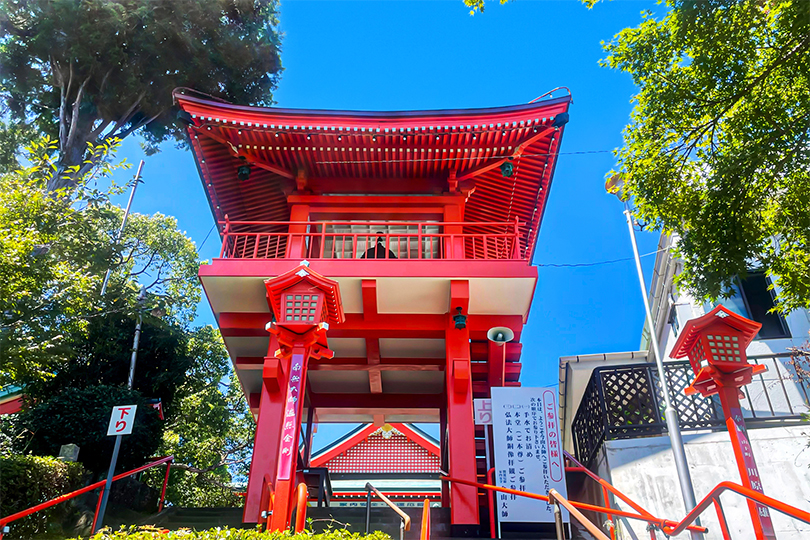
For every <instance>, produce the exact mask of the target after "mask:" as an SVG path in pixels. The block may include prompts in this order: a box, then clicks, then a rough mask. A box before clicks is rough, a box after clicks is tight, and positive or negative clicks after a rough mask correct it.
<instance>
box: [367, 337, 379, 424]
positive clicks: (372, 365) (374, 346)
mask: <svg viewBox="0 0 810 540" xmlns="http://www.w3.org/2000/svg"><path fill="white" fill-rule="evenodd" d="M366 356H367V357H368V366H369V371H368V384H369V388H370V389H371V393H372V394H382V391H383V387H382V373H381V372H380V369H379V365H380V340H379V339H376V338H367V339H366ZM375 421H376V420H375Z"/></svg>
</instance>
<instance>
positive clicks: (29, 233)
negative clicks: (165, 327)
mask: <svg viewBox="0 0 810 540" xmlns="http://www.w3.org/2000/svg"><path fill="white" fill-rule="evenodd" d="M111 150H114V148H111V147H107V146H102V147H96V148H94V150H93V152H94V153H95V154H97V156H98V157H97V158H96V159H95V161H96V162H97V163H98V165H97V166H96V167H95V168H94V169H92V170H91V171H90V172H89V173H87V174H86V175H84V176H83V177H82V178H81V179H80V181H79V183H78V184H77V186H76V187H75V188H72V189H60V190H57V191H55V192H48V190H47V185H48V183H49V181H50V180H52V179H53V176H54V175H55V174H56V165H55V163H54V158H55V154H56V144H55V143H54V142H53V141H48V140H46V141H44V142H41V143H40V142H38V143H35V144H34V145H33V146H32V147H31V153H30V156H29V159H30V161H31V162H32V167H30V168H27V169H24V170H20V171H17V172H14V173H7V174H4V175H0V384H3V385H5V384H18V385H25V384H28V383H31V382H32V381H36V380H40V379H47V378H50V377H51V376H52V375H53V373H54V371H55V369H56V367H57V365H58V362H59V360H60V359H64V358H67V357H69V356H70V355H71V354H72V352H71V351H72V347H71V343H69V341H70V340H73V343H74V344H75V343H78V342H79V341H80V337H79V336H86V331H87V328H88V325H89V323H90V321H91V320H93V319H95V318H103V317H107V316H109V315H110V314H115V313H118V314H133V313H134V312H135V310H136V309H137V306H136V296H137V294H138V290H139V289H140V288H141V286H143V287H145V288H146V290H147V292H148V293H150V294H149V305H147V308H148V310H151V311H152V312H154V313H155V314H156V315H163V319H165V321H166V322H167V324H179V325H183V326H187V325H188V324H189V323H190V321H191V320H192V319H193V317H194V313H195V307H196V305H197V303H198V302H199V300H200V295H201V293H200V287H199V284H198V282H197V279H196V273H197V268H198V264H199V261H198V258H197V252H196V248H195V246H194V244H193V242H192V241H191V240H190V239H189V238H187V237H186V236H185V235H183V234H182V233H181V232H180V231H178V230H177V222H176V220H175V219H174V218H171V217H167V216H162V215H160V214H155V215H153V216H144V215H139V214H133V215H132V216H130V220H129V221H128V224H127V227H126V230H125V231H124V235H123V237H122V239H121V241H120V242H118V243H115V242H113V239H114V237H115V233H116V232H117V229H118V228H119V226H120V223H121V214H122V210H121V209H120V208H119V207H117V206H115V205H112V204H111V203H110V201H109V195H110V193H114V192H116V191H117V188H116V187H115V186H113V187H112V188H111V190H100V189H98V188H95V187H91V186H94V185H97V184H100V183H102V181H103V179H104V177H105V176H106V175H107V174H109V172H110V171H111V170H112V169H113V168H114V167H112V166H111V165H109V160H110V152H111ZM107 268H112V269H113V273H112V277H111V279H110V287H109V288H108V292H107V295H106V297H105V298H103V299H101V298H99V296H98V291H99V289H100V287H101V281H102V278H103V276H104V273H105V271H106V270H107ZM127 333H128V334H130V335H131V332H127ZM68 337H69V338H70V340H69V339H68ZM124 380H126V379H124Z"/></svg>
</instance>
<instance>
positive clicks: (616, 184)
mask: <svg viewBox="0 0 810 540" xmlns="http://www.w3.org/2000/svg"><path fill="white" fill-rule="evenodd" d="M623 184H624V180H623V179H622V178H621V176H620V175H616V176H614V177H613V178H611V179H609V180H608V181H607V182H606V183H605V189H606V190H607V192H608V193H612V194H614V195H616V196H617V197H618V198H619V200H621V201H622V203H624V217H625V220H626V221H627V231H628V232H629V233H630V243H631V244H632V246H633V258H634V259H635V261H636V273H637V274H638V284H639V286H640V287H641V298H642V300H643V301H644V314H645V316H646V321H647V327H648V329H649V331H650V346H651V348H652V353H653V356H654V357H655V358H654V359H655V366H656V368H657V371H658V380H659V382H660V383H661V392H662V393H663V394H664V419H665V420H666V424H667V433H668V434H669V442H670V446H671V447H672V456H673V458H674V459H675V470H676V471H677V473H678V482H679V484H680V487H681V497H682V498H683V504H684V507H685V508H686V512H687V513H688V512H690V511H691V510H692V509H693V508H694V507H695V506H696V505H697V502H696V501H695V490H694V488H693V487H692V475H691V474H690V473H689V464H688V463H687V461H686V448H685V447H684V445H683V437H681V426H680V422H679V420H678V412H677V411H676V410H675V408H674V407H673V406H672V400H671V399H670V395H669V383H667V376H666V372H665V371H664V361H663V357H662V356H661V351H660V350H659V349H658V332H656V330H655V322H654V320H653V316H652V310H651V309H650V301H649V299H648V298H647V286H646V284H645V281H644V271H643V270H642V268H641V256H640V255H639V253H638V244H637V243H636V231H635V229H634V228H633V215H632V213H631V212H630V206H629V205H628V204H627V197H626V196H623V195H624V194H623V193H622V187H623ZM689 533H690V535H691V537H692V540H702V539H703V534H702V533H699V532H696V531H689Z"/></svg>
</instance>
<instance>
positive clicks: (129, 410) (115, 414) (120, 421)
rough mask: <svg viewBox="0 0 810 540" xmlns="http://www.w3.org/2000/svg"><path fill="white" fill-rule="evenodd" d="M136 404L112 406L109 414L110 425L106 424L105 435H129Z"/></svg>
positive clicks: (136, 407)
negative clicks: (110, 414)
mask: <svg viewBox="0 0 810 540" xmlns="http://www.w3.org/2000/svg"><path fill="white" fill-rule="evenodd" d="M137 409H138V406H137V405H119V406H118V407H113V410H112V416H110V425H109V426H107V435H129V434H130V433H132V426H133V424H135V411H136V410H137Z"/></svg>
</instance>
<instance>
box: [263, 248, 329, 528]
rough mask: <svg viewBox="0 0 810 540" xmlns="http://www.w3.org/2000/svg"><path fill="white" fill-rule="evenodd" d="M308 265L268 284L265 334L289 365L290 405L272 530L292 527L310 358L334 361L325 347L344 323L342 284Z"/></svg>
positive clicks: (283, 432) (286, 409) (280, 452)
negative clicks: (332, 330) (333, 328)
mask: <svg viewBox="0 0 810 540" xmlns="http://www.w3.org/2000/svg"><path fill="white" fill-rule="evenodd" d="M308 266H309V263H307V262H306V261H304V262H303V263H302V264H301V265H300V266H299V267H298V268H294V269H293V270H290V271H289V272H286V273H284V274H282V275H280V276H278V277H276V278H273V279H268V280H267V281H265V282H264V284H265V288H266V289H267V299H268V301H269V303H270V306H271V308H272V310H273V314H274V316H275V319H276V322H275V323H270V324H269V325H268V327H267V331H268V332H270V333H271V334H273V335H274V336H275V337H276V339H277V341H278V346H279V348H278V350H277V351H276V352H275V357H276V358H278V359H279V360H285V362H284V365H286V366H289V373H286V374H284V375H285V378H286V385H287V392H286V396H287V398H286V402H285V404H284V408H283V411H284V413H283V415H284V416H283V420H282V422H283V425H282V428H281V439H280V441H279V447H278V454H277V455H278V466H277V470H276V478H275V486H274V491H275V500H274V503H273V515H272V517H271V521H270V527H271V529H272V530H275V531H283V530H286V529H287V528H288V527H289V524H290V517H291V514H292V504H291V502H292V499H293V491H294V489H295V471H296V462H297V460H298V440H299V437H300V430H301V415H302V410H303V401H304V400H303V395H304V392H303V390H304V389H305V388H306V386H305V384H306V375H307V365H308V363H309V359H310V358H314V359H319V358H332V357H333V356H334V353H333V352H332V351H330V350H329V349H328V348H327V345H326V331H327V330H328V329H329V324H330V323H331V324H336V323H339V322H343V319H344V316H343V309H342V307H341V301H340V290H339V288H338V284H337V282H335V281H332V280H331V279H327V278H325V277H323V276H321V275H320V274H318V273H316V272H314V271H312V270H310V269H309V267H308Z"/></svg>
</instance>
